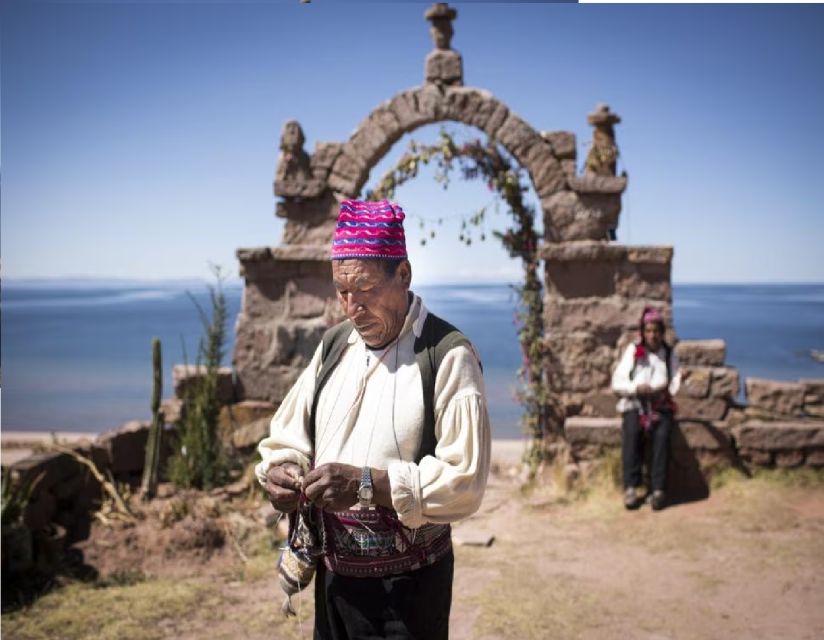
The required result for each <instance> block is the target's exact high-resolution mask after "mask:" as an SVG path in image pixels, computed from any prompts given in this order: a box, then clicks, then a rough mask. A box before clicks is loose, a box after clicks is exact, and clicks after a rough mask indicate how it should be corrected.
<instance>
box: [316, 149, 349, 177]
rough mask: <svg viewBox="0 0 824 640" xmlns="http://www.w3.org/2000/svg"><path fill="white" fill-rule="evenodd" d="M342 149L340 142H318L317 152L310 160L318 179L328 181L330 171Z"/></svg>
mask: <svg viewBox="0 0 824 640" xmlns="http://www.w3.org/2000/svg"><path fill="white" fill-rule="evenodd" d="M342 147H343V145H342V144H341V143H340V142H318V143H316V144H315V152H314V153H313V154H312V157H311V159H310V165H311V167H312V172H313V173H314V174H315V176H316V177H323V179H324V180H325V179H326V176H327V175H329V170H330V169H331V168H332V166H333V165H334V164H335V160H337V158H338V156H339V155H340V153H341V149H342Z"/></svg>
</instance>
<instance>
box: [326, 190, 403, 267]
mask: <svg viewBox="0 0 824 640" xmlns="http://www.w3.org/2000/svg"><path fill="white" fill-rule="evenodd" d="M405 217H406V216H405V214H404V212H403V209H401V208H400V206H399V205H397V204H395V203H394V202H389V201H388V200H381V201H380V202H365V201H362V200H344V201H343V202H341V204H340V212H339V213H338V223H337V226H336V227H335V237H334V239H333V240H332V260H347V259H350V258H360V259H364V258H365V259H369V258H388V259H391V260H403V259H405V258H406V257H407V255H406V236H405V235H404V232H403V220H404V218H405Z"/></svg>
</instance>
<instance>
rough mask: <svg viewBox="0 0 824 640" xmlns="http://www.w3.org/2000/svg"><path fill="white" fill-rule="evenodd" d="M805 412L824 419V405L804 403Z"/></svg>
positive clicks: (810, 415) (812, 416)
mask: <svg viewBox="0 0 824 640" xmlns="http://www.w3.org/2000/svg"><path fill="white" fill-rule="evenodd" d="M804 413H805V414H807V416H809V417H811V418H818V419H820V420H824V406H821V405H815V404H806V405H804Z"/></svg>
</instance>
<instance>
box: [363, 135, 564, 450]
mask: <svg viewBox="0 0 824 640" xmlns="http://www.w3.org/2000/svg"><path fill="white" fill-rule="evenodd" d="M430 163H434V165H435V181H436V182H438V183H440V184H441V185H443V187H444V188H447V187H448V185H449V181H450V177H451V174H452V172H453V171H455V170H456V169H457V170H458V171H459V172H460V175H461V176H462V177H463V178H464V179H467V180H472V179H478V180H483V181H484V182H485V183H486V185H487V187H488V188H489V189H490V191H494V192H496V193H497V194H498V196H499V197H500V198H501V199H502V200H503V201H504V203H505V204H506V206H507V208H508V209H509V215H510V217H511V221H512V223H511V226H510V227H509V228H508V229H507V230H506V231H504V232H499V231H494V232H493V235H494V236H495V237H496V238H498V239H499V240H500V241H501V243H502V244H503V246H504V248H505V249H506V250H507V252H508V253H509V255H510V256H511V257H513V258H520V260H521V265H522V268H523V274H524V280H523V283H522V284H521V285H519V286H516V287H514V288H515V291H516V292H517V294H518V298H519V301H518V306H517V311H516V318H517V321H518V327H519V328H518V342H519V344H520V347H521V353H522V356H523V363H522V365H521V367H520V369H519V370H518V375H519V378H520V380H521V387H522V388H521V390H520V391H519V393H518V399H519V401H520V402H521V404H522V405H523V406H524V415H523V417H522V419H521V424H522V427H523V429H524V431H525V432H526V433H527V435H529V436H530V437H531V438H532V440H533V446H532V448H531V451H530V452H529V454H528V455H527V459H528V462H530V463H532V464H533V465H534V464H535V463H537V462H538V461H540V459H541V458H542V457H543V456H542V452H543V442H544V439H545V437H547V436H556V435H558V434H559V433H560V425H561V421H560V416H559V413H558V410H557V407H556V405H555V404H554V403H553V402H552V401H551V398H550V397H549V394H548V393H547V389H548V388H549V386H548V384H547V382H548V381H547V380H546V372H545V367H544V362H545V355H546V354H545V352H544V341H543V312H544V305H543V295H542V285H541V281H540V279H539V277H538V254H537V251H538V234H537V233H536V231H535V224H534V223H535V210H534V208H533V207H532V206H530V205H528V204H527V203H526V202H524V193H526V190H527V187H525V186H524V185H523V184H522V182H521V171H520V170H519V169H518V168H517V167H516V165H515V164H514V162H513V161H512V160H510V158H509V156H508V155H507V154H506V153H505V152H504V151H503V150H502V149H501V148H500V147H499V146H498V145H497V144H496V143H495V141H494V140H488V141H487V142H486V143H482V142H481V141H480V140H475V141H473V142H468V143H464V144H457V143H456V142H455V140H454V139H453V138H452V136H451V135H449V134H448V133H447V132H446V131H443V130H442V131H441V132H440V136H439V139H438V142H437V143H435V144H432V145H422V144H419V143H416V142H415V141H411V142H410V143H409V149H408V150H407V151H406V153H404V154H403V156H402V157H401V158H400V160H399V161H398V162H397V164H396V165H395V167H394V168H393V169H390V170H389V171H387V173H386V174H385V175H384V176H383V177H382V178H381V180H380V181H379V182H378V184H377V186H376V187H375V189H373V190H371V191H367V193H366V197H367V199H370V200H382V199H384V198H385V199H390V200H391V199H392V198H394V195H395V191H396V190H397V188H398V187H400V186H401V185H402V184H404V183H405V182H407V181H409V180H411V179H412V178H414V177H416V176H417V175H418V170H419V168H420V167H421V166H422V165H429V164H430ZM487 210H488V207H483V208H482V209H481V210H479V211H478V212H476V213H474V214H473V215H471V216H470V217H469V218H468V219H464V220H463V221H462V224H461V234H460V236H459V240H460V241H461V242H464V243H465V244H467V245H471V244H472V228H473V227H481V233H480V239H481V240H484V239H485V238H486V233H485V231H484V230H483V224H484V222H485V217H486V213H487ZM441 222H442V220H438V224H441ZM430 237H434V231H431V232H430ZM423 243H425V240H424V241H423Z"/></svg>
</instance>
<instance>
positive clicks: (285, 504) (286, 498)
mask: <svg viewBox="0 0 824 640" xmlns="http://www.w3.org/2000/svg"><path fill="white" fill-rule="evenodd" d="M301 475H302V472H301V469H300V467H299V466H298V465H296V464H294V463H293V462H284V463H283V464H277V465H274V466H272V467H269V471H267V472H266V493H267V494H269V500H270V501H271V502H272V506H273V507H274V508H275V509H277V510H278V511H285V512H287V513H288V512H290V511H294V510H295V509H297V508H298V498H300V490H301V483H300V478H301Z"/></svg>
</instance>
